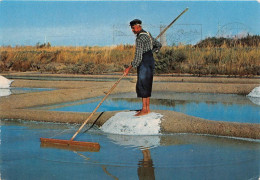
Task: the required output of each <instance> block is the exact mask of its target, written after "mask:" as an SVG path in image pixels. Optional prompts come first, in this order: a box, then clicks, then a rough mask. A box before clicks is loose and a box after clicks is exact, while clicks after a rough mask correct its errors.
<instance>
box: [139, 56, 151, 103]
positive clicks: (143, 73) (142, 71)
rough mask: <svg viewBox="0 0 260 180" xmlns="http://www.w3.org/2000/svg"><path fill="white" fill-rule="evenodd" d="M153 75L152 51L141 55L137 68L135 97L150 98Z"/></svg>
mask: <svg viewBox="0 0 260 180" xmlns="http://www.w3.org/2000/svg"><path fill="white" fill-rule="evenodd" d="M153 74H154V58H153V53H152V51H148V52H146V53H144V54H143V58H142V62H141V63H140V65H139V66H138V67H137V83H136V93H137V97H142V98H147V97H151V93H152V86H153Z"/></svg>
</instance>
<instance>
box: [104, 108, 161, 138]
mask: <svg viewBox="0 0 260 180" xmlns="http://www.w3.org/2000/svg"><path fill="white" fill-rule="evenodd" d="M135 114H136V112H134V111H130V112H119V113H117V114H115V115H114V116H113V117H111V118H110V119H109V120H107V121H106V122H105V123H104V124H103V126H102V127H101V130H102V131H104V132H106V133H112V134H123V135H158V134H160V123H161V118H162V117H163V115H161V114H159V113H154V112H152V113H149V114H147V115H145V116H134V115H135Z"/></svg>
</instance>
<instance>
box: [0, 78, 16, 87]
mask: <svg viewBox="0 0 260 180" xmlns="http://www.w3.org/2000/svg"><path fill="white" fill-rule="evenodd" d="M12 82H13V80H9V79H6V78H5V77H4V76H0V88H9V87H10V85H11V83H12Z"/></svg>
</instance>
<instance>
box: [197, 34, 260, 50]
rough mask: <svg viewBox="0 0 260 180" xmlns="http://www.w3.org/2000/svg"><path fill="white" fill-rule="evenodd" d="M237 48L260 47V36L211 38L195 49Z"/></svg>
mask: <svg viewBox="0 0 260 180" xmlns="http://www.w3.org/2000/svg"><path fill="white" fill-rule="evenodd" d="M224 45H225V46H226V47H236V46H238V45H241V46H243V47H245V46H248V47H257V46H259V45H260V36H259V35H249V34H248V35H247V36H246V37H242V38H236V37H233V38H225V37H209V38H206V39H204V40H202V41H200V42H199V43H197V44H196V45H195V47H199V48H203V47H222V46H224Z"/></svg>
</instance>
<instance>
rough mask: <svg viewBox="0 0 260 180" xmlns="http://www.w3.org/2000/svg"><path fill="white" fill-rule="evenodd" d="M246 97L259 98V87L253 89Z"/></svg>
mask: <svg viewBox="0 0 260 180" xmlns="http://www.w3.org/2000/svg"><path fill="white" fill-rule="evenodd" d="M247 96H249V97H257V98H260V86H259V87H256V88H254V89H253V90H252V91H251V92H250V93H249V94H248V95H247Z"/></svg>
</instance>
